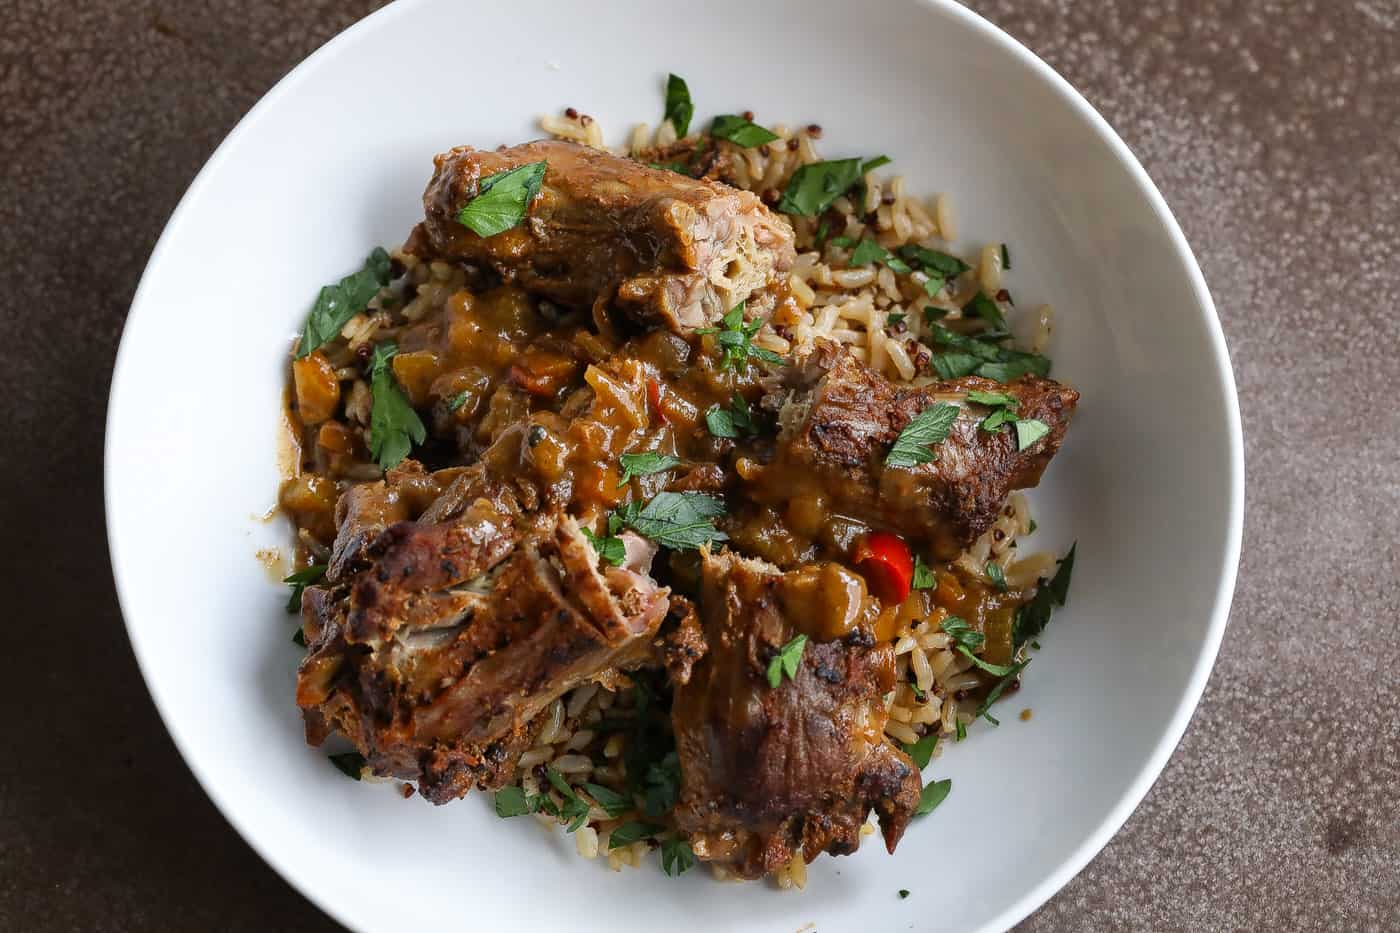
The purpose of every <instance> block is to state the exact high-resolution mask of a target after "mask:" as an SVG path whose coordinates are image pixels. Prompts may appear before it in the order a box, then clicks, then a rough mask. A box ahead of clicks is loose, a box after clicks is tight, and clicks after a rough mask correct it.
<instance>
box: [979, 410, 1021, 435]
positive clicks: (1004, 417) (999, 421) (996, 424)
mask: <svg viewBox="0 0 1400 933" xmlns="http://www.w3.org/2000/svg"><path fill="white" fill-rule="evenodd" d="M1015 423H1016V412H1015V411H1013V410H1012V409H1010V408H998V409H997V410H996V411H994V412H992V413H991V414H990V415H988V416H987V417H985V418H983V419H982V423H981V424H980V425H978V427H980V428H981V429H982V430H983V431H986V432H987V433H988V434H995V433H996V432H997V431H1000V430H1001V429H1002V427H1003V426H1005V425H1008V424H1015Z"/></svg>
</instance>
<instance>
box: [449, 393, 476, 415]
mask: <svg viewBox="0 0 1400 933" xmlns="http://www.w3.org/2000/svg"><path fill="white" fill-rule="evenodd" d="M471 397H472V390H471V389H463V390H462V391H461V392H458V393H457V394H456V395H454V396H452V397H451V398H450V399H448V400H447V410H448V411H450V412H453V413H454V414H455V413H456V412H458V411H460V410H461V408H462V406H463V405H465V404H467V399H469V398H471Z"/></svg>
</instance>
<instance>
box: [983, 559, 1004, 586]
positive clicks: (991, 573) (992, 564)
mask: <svg viewBox="0 0 1400 933" xmlns="http://www.w3.org/2000/svg"><path fill="white" fill-rule="evenodd" d="M985 570H986V571H987V579H988V580H991V581H992V586H995V587H996V588H997V591H998V592H1001V593H1005V592H1006V574H1005V573H1004V572H1003V571H1002V569H1001V564H998V563H997V562H996V561H988V562H987V566H986V568H985Z"/></svg>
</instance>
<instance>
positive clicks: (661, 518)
mask: <svg viewBox="0 0 1400 933" xmlns="http://www.w3.org/2000/svg"><path fill="white" fill-rule="evenodd" d="M724 513H725V508H724V503H723V502H721V501H720V500H719V499H716V498H715V497H713V496H707V495H705V494H704V493H701V492H662V493H657V495H656V496H655V497H654V498H653V499H652V500H651V501H650V502H648V503H647V504H646V505H645V506H641V507H640V508H639V507H638V506H637V503H635V502H629V503H627V504H626V505H625V506H621V507H619V508H618V509H617V510H616V511H615V512H614V513H613V514H614V516H615V517H616V518H617V519H618V521H619V523H620V524H621V525H626V526H628V527H630V528H632V529H633V530H634V531H636V532H637V533H638V534H639V535H641V536H642V537H644V538H650V539H651V540H652V541H655V542H656V543H657V544H660V545H662V546H663V547H669V548H673V549H675V550H678V551H679V550H687V549H690V548H698V547H701V546H703V545H706V544H710V543H711V542H714V541H725V540H728V538H729V536H728V535H726V534H725V533H724V532H722V531H720V530H718V529H717V528H715V524H714V519H715V518H717V517H719V516H721V515H723V514H724ZM611 524H612V522H611V519H610V520H609V528H610V530H611Z"/></svg>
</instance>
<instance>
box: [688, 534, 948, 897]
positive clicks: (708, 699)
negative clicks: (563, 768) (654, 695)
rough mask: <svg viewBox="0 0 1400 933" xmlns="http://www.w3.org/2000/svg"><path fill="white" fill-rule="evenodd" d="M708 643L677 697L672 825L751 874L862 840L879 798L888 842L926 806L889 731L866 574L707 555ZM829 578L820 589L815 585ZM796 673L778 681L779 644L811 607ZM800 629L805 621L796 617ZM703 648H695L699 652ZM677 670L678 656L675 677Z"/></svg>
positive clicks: (698, 848) (885, 667) (887, 668)
mask: <svg viewBox="0 0 1400 933" xmlns="http://www.w3.org/2000/svg"><path fill="white" fill-rule="evenodd" d="M702 562H703V565H702V570H701V573H702V581H701V593H700V613H701V616H702V619H703V639H704V645H705V649H704V653H703V656H701V657H700V658H699V659H698V660H691V659H690V658H687V660H688V661H690V664H691V666H690V670H689V672H688V676H687V677H686V678H685V679H684V681H682V682H678V683H677V685H676V688H675V699H674V702H673V704H672V707H671V718H672V723H673V725H674V728H675V736H676V750H677V752H678V754H679V758H680V765H681V793H680V800H679V803H678V804H677V806H676V809H675V819H676V825H677V826H678V827H679V828H680V829H681V830H683V831H685V832H687V833H689V834H690V841H691V847H692V848H693V849H694V851H695V854H696V855H697V856H699V857H700V858H703V859H708V860H715V861H720V862H723V863H725V864H726V865H727V866H728V867H729V868H730V869H731V870H732V871H734V872H735V873H737V874H739V875H742V876H743V877H746V878H758V877H761V876H763V875H764V874H767V873H768V872H770V871H773V870H775V869H777V868H780V867H782V866H784V865H786V864H788V862H789V861H790V860H791V858H792V856H793V853H795V852H797V851H801V852H802V856H803V859H804V860H805V861H808V862H810V861H811V860H812V859H814V858H816V857H817V856H818V855H819V854H820V853H822V852H830V853H831V854H833V855H845V854H849V853H851V852H854V851H855V850H856V847H857V846H858V845H859V844H860V828H861V826H862V824H864V822H865V820H866V819H867V817H868V816H869V814H870V811H871V809H872V808H874V809H875V810H876V811H877V812H878V813H879V816H880V823H881V828H882V830H883V832H884V838H885V844H886V846H887V847H888V848H889V850H890V851H891V852H892V851H894V847H895V844H896V843H897V842H898V841H899V837H900V835H901V834H902V833H903V832H904V827H905V826H906V825H907V824H908V822H909V819H910V817H911V816H912V815H913V811H914V808H915V807H916V806H917V805H918V801H919V793H920V789H921V783H920V777H919V772H918V769H917V768H915V767H914V765H913V763H912V762H911V761H910V760H909V758H908V756H906V755H905V754H904V753H903V752H901V751H898V750H896V749H895V748H894V747H893V746H891V745H890V744H889V743H888V742H886V741H885V740H884V736H883V732H884V723H885V718H886V712H885V706H884V702H883V696H884V695H885V694H886V693H887V692H888V691H890V690H892V689H893V688H894V685H895V658H894V651H893V649H892V648H891V647H890V645H889V644H887V643H884V644H878V645H877V644H876V643H875V637H874V635H873V633H872V630H871V628H870V623H871V621H873V610H872V608H871V604H870V602H869V601H868V600H867V599H866V598H865V596H864V588H863V586H861V585H860V584H859V578H858V577H856V576H855V575H854V574H851V573H850V571H844V570H840V569H836V568H834V565H826V567H827V568H833V569H831V570H828V569H826V568H823V567H816V568H806V569H804V570H803V571H796V572H792V573H788V574H783V573H780V572H778V571H777V570H776V568H773V567H771V566H769V565H767V564H764V563H762V562H760V561H755V560H751V559H746V558H742V557H739V556H737V555H735V554H733V553H729V552H726V553H723V554H719V555H710V554H706V555H704V556H703V558H702ZM828 578H829V579H830V580H832V581H834V582H835V593H836V598H832V595H833V593H832V589H831V587H830V586H820V587H818V588H817V589H816V590H815V591H814V589H813V582H814V580H815V581H825V580H828ZM814 614H816V615H819V616H831V617H832V619H834V620H835V621H836V623H837V625H836V627H837V628H838V629H844V630H846V632H845V634H844V635H842V637H840V638H835V639H832V640H819V636H820V635H824V634H832V632H831V631H830V630H829V627H828V626H826V625H818V626H817V627H816V628H813V629H810V631H811V632H812V633H813V637H812V639H811V641H809V642H808V643H807V645H806V649H805V651H804V652H803V654H802V658H801V663H800V665H799V666H798V669H797V675H796V677H793V678H791V679H789V678H787V676H786V675H784V677H783V678H782V680H781V681H780V682H779V683H778V685H777V686H776V687H774V686H771V685H770V682H769V677H768V674H767V670H768V667H769V663H770V661H771V660H772V659H773V657H774V656H775V654H776V653H777V652H778V650H779V649H780V648H781V647H782V646H783V645H785V644H787V643H788V642H789V641H790V640H791V639H792V638H793V637H794V636H795V635H796V634H798V632H799V631H801V630H802V628H806V627H807V626H808V625H809V624H810V623H811V622H812V616H813V615H814ZM799 626H801V628H800V627H799ZM691 653H692V654H693V653H698V652H691ZM678 667H679V666H677V667H673V668H672V672H673V675H674V674H675V673H676V672H677V670H678Z"/></svg>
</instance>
